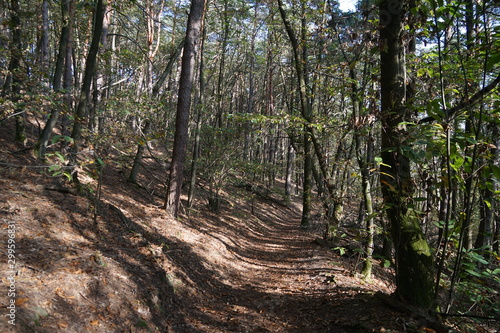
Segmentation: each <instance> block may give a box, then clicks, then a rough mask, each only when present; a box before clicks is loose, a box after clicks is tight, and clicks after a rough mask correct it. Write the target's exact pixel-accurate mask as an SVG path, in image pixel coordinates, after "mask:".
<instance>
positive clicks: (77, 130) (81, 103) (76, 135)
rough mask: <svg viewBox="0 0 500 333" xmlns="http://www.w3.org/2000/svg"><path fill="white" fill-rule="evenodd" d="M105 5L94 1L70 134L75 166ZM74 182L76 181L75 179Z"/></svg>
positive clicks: (102, 2)
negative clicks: (93, 11)
mask: <svg viewBox="0 0 500 333" xmlns="http://www.w3.org/2000/svg"><path fill="white" fill-rule="evenodd" d="M106 5H107V1H106V0H96V10H95V13H94V27H93V32H92V41H91V43H90V48H89V53H88V55H87V60H86V63H85V72H84V74H83V81H82V88H81V90H80V97H79V99H78V105H77V107H76V111H75V120H74V123H73V130H72V132H71V137H72V138H73V148H72V154H71V160H72V163H73V164H76V154H77V152H78V146H79V144H80V140H81V137H82V129H83V124H84V123H85V116H86V113H87V112H86V109H87V105H88V102H89V98H90V88H91V85H92V79H93V77H94V73H95V68H96V62H97V53H98V51H99V44H100V40H101V33H102V27H103V21H104V13H105V9H106ZM75 180H76V181H78V179H77V178H76V179H75Z"/></svg>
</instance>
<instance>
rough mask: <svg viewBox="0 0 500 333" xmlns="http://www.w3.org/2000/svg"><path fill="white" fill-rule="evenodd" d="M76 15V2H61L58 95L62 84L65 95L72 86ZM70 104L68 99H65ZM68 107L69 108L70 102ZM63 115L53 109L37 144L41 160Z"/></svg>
mask: <svg viewBox="0 0 500 333" xmlns="http://www.w3.org/2000/svg"><path fill="white" fill-rule="evenodd" d="M74 14H75V0H63V1H61V17H62V23H63V24H62V29H61V36H60V39H59V50H58V55H57V60H56V67H55V70H54V76H53V80H52V89H53V90H54V91H55V92H56V93H60V92H61V83H62V87H63V88H64V90H65V91H64V93H65V94H66V95H67V94H69V88H70V84H71V82H70V81H71V68H72V63H71V59H72V53H73V50H72V45H71V36H72V31H73V29H72V25H73V18H74ZM65 100H66V101H67V102H68V98H65ZM66 106H69V102H68V103H67V105H66ZM60 113H61V108H60V106H55V107H53V108H52V112H51V113H50V115H49V118H48V119H47V122H46V124H45V127H44V128H43V130H42V133H41V134H40V138H39V139H38V142H37V143H36V144H35V155H37V156H38V157H39V158H41V159H44V158H45V152H46V150H47V145H48V143H49V139H50V135H51V134H52V131H53V129H54V127H55V126H56V123H57V120H58V118H59V114H60Z"/></svg>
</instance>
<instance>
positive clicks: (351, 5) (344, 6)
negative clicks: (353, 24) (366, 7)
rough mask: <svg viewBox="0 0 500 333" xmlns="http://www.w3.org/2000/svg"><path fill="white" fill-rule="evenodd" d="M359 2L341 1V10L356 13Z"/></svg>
mask: <svg viewBox="0 0 500 333" xmlns="http://www.w3.org/2000/svg"><path fill="white" fill-rule="evenodd" d="M357 2H358V1H357V0H339V4H340V10H341V11H343V12H347V11H354V10H355V9H356V3H357Z"/></svg>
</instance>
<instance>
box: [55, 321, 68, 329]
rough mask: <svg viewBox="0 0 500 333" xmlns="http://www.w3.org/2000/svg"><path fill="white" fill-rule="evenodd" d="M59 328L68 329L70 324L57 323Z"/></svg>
mask: <svg viewBox="0 0 500 333" xmlns="http://www.w3.org/2000/svg"><path fill="white" fill-rule="evenodd" d="M57 326H59V328H66V327H68V324H67V323H65V322H60V323H57Z"/></svg>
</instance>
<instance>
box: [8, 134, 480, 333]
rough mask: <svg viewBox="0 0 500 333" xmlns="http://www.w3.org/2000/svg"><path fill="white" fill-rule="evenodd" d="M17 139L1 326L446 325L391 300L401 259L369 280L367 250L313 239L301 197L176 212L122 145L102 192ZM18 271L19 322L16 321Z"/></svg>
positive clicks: (244, 328) (233, 198) (11, 163)
mask: <svg viewBox="0 0 500 333" xmlns="http://www.w3.org/2000/svg"><path fill="white" fill-rule="evenodd" d="M10 137H11V135H10V133H7V132H3V133H2V135H1V139H0V140H1V142H0V146H1V153H0V162H1V165H0V167H1V170H0V174H1V177H0V178H1V179H0V189H1V190H0V220H1V223H2V228H1V230H2V232H1V244H3V245H2V247H1V257H2V260H1V262H0V270H1V272H2V276H1V278H2V283H3V285H4V287H3V292H2V296H1V302H0V304H1V306H2V308H1V318H2V320H1V321H0V332H155V331H157V332H189V333H192V332H433V331H434V329H438V328H436V327H434V329H433V328H431V326H432V323H427V322H426V321H425V320H424V319H423V317H421V316H418V315H415V316H410V315H408V314H405V313H402V312H398V311H397V310H395V309H392V308H389V307H388V306H387V305H386V304H385V303H384V302H382V301H381V298H380V297H378V295H379V294H377V292H383V293H391V291H392V289H393V283H392V275H393V272H392V271H391V270H390V269H383V268H380V267H379V266H377V267H376V268H375V274H376V277H375V279H374V280H373V281H372V282H370V283H366V282H364V281H363V280H362V279H360V278H359V276H358V272H359V271H360V268H361V266H360V259H359V255H358V253H356V252H352V251H348V252H346V253H345V254H344V255H343V256H340V253H339V251H332V249H331V248H330V247H329V246H321V245H318V244H317V242H314V240H315V239H316V238H318V237H320V235H321V232H322V229H323V226H322V224H321V223H320V222H317V223H316V224H315V225H313V226H312V227H311V229H310V230H309V231H307V232H305V231H302V230H300V229H299V228H298V226H299V223H300V204H299V202H298V199H297V202H292V203H290V204H288V205H287V204H284V203H282V204H280V198H279V197H278V196H274V197H273V198H274V199H273V200H270V198H271V197H269V198H267V199H266V198H262V197H259V196H255V195H252V193H251V192H249V191H248V190H246V189H245V188H244V187H241V186H240V187H238V186H228V188H227V189H226V192H225V193H224V205H223V209H222V210H221V212H220V214H213V213H211V212H210V211H209V210H208V208H207V207H206V202H205V199H204V197H203V192H202V189H200V191H201V192H200V194H199V195H198V197H200V198H199V200H198V201H197V202H196V203H195V206H194V208H193V209H192V210H191V211H190V214H187V212H186V211H185V210H184V211H183V214H182V216H181V217H180V218H179V219H173V218H172V217H170V216H169V215H167V214H166V213H165V211H164V210H162V208H161V204H162V198H161V195H162V192H161V185H160V184H157V185H156V187H157V191H156V192H154V193H152V191H147V190H145V188H141V187H139V186H137V185H134V184H131V183H128V182H127V181H126V172H125V171H124V170H123V169H121V168H119V167H118V166H117V164H116V163H113V158H111V156H115V157H114V158H117V156H118V155H119V152H118V151H113V152H112V155H110V156H109V157H108V160H107V161H106V162H107V166H106V168H105V170H104V173H103V176H102V178H101V180H102V188H101V191H100V199H99V198H98V197H96V191H95V190H96V189H97V182H98V180H97V179H92V178H90V177H82V179H83V180H84V183H85V184H86V188H87V190H89V191H88V192H89V193H88V194H87V195H81V194H77V193H76V192H74V191H73V190H72V187H71V184H68V183H66V182H65V181H64V179H63V178H61V177H53V176H51V175H50V173H49V172H48V170H47V168H45V167H44V166H43V165H41V164H40V163H39V162H37V161H36V160H35V159H34V158H33V157H32V156H31V153H30V151H29V150H24V151H23V150H22V148H23V147H22V146H20V145H18V144H15V143H13V142H12V141H11V139H10ZM30 143H32V142H28V144H30ZM150 167H151V170H152V171H153V172H154V173H155V177H157V178H159V179H160V178H162V177H163V175H162V171H161V170H160V169H158V168H156V169H155V167H154V165H153V164H152V165H151V166H150ZM144 179H145V178H144ZM144 179H143V180H144ZM200 187H201V184H200ZM90 190H92V191H93V193H92V191H90ZM96 212H97V213H96ZM12 224H14V225H15V230H16V232H15V238H14V239H15V245H16V247H15V249H16V252H15V260H16V267H15V270H14V272H11V270H10V269H9V267H8V264H7V262H8V261H7V247H6V244H7V240H8V238H9V234H8V232H7V230H8V225H12ZM351 241H353V240H351ZM13 276H14V277H15V282H14V287H15V293H16V297H15V309H16V312H15V326H13V325H9V323H8V319H6V318H8V317H7V315H8V313H9V312H8V311H9V309H8V307H7V306H8V305H9V301H10V298H9V297H7V289H8V286H9V285H11V282H12V279H11V280H9V278H12V277H13ZM485 332H486V331H485Z"/></svg>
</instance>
